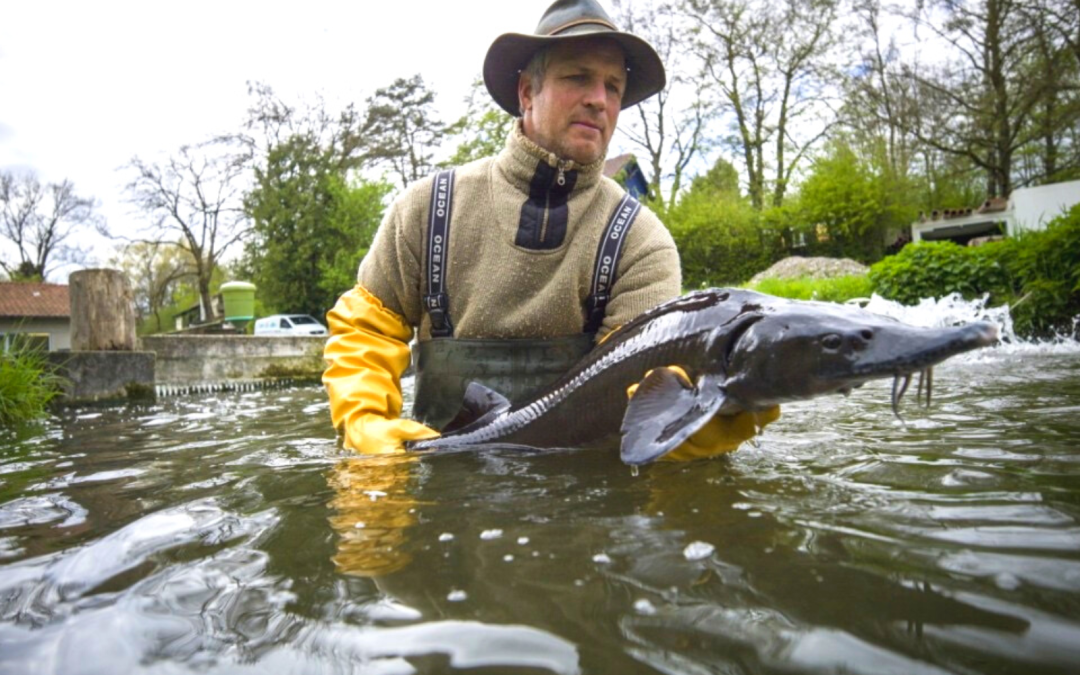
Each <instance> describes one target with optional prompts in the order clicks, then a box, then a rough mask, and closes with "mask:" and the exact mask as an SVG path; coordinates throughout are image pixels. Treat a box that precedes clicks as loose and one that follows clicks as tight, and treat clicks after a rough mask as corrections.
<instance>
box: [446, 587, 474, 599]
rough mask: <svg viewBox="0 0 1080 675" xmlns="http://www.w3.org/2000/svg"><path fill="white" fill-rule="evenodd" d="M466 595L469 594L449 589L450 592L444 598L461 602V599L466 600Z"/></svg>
mask: <svg viewBox="0 0 1080 675" xmlns="http://www.w3.org/2000/svg"><path fill="white" fill-rule="evenodd" d="M468 597H469V594H468V593H466V592H465V591H458V590H454V591H450V593H449V594H448V595H447V596H446V599H447V600H449V601H450V602H462V601H464V600H466V599H467V598H468Z"/></svg>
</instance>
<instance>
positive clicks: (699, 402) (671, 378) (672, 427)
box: [620, 368, 724, 464]
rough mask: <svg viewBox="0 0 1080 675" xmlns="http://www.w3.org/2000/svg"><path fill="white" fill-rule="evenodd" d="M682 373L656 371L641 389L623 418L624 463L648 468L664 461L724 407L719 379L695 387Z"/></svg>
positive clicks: (706, 379)
mask: <svg viewBox="0 0 1080 675" xmlns="http://www.w3.org/2000/svg"><path fill="white" fill-rule="evenodd" d="M680 372H681V371H675V370H672V369H668V368H657V369H656V370H653V371H650V372H649V373H648V374H647V375H646V376H645V379H643V380H642V381H641V383H640V384H639V385H638V387H637V390H636V391H635V392H634V394H633V396H632V397H631V398H630V403H629V405H628V406H627V408H626V415H625V416H624V417H623V423H622V429H621V431H622V448H621V451H620V455H621V457H622V461H623V462H625V463H627V464H645V463H646V462H651V461H654V460H656V459H659V458H660V457H663V456H664V455H665V454H667V453H669V452H671V451H672V450H674V449H675V448H677V447H678V446H679V445H680V444H681V443H682V442H683V441H685V440H686V439H687V438H689V437H690V436H691V435H692V434H693V433H694V432H695V431H697V430H698V429H700V428H701V427H702V426H704V425H705V423H706V422H708V421H709V420H710V419H711V418H712V416H713V415H714V414H716V411H717V410H719V409H720V406H721V405H723V403H724V391H723V389H721V387H720V378H719V377H717V376H712V375H703V376H702V377H700V378H698V381H697V385H696V386H695V385H692V384H691V383H690V382H689V381H687V380H686V379H684V378H683V377H682V376H681V375H680Z"/></svg>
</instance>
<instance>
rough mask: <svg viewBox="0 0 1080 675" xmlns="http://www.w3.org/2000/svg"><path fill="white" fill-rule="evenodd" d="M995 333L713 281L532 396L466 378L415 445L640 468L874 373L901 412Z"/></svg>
mask: <svg viewBox="0 0 1080 675" xmlns="http://www.w3.org/2000/svg"><path fill="white" fill-rule="evenodd" d="M996 340H997V328H996V326H995V325H994V324H990V323H985V322H978V323H972V324H968V325H965V326H957V327H949V328H923V327H917V326H909V325H906V324H904V323H901V322H899V321H897V320H896V319H892V318H889V317H884V316H881V315H878V314H874V313H871V312H868V311H866V310H864V309H862V308H860V307H857V306H851V305H838V304H833V303H825V302H815V301H797V300H786V299H783V298H777V297H774V296H770V295H764V294H761V293H756V292H754V291H748V290H743V289H723V288H714V289H708V290H703V291H697V292H694V293H690V294H687V295H684V296H681V297H678V298H675V299H673V300H671V301H669V302H666V303H664V304H662V305H659V306H657V307H656V308H654V309H652V310H649V311H648V312H645V313H643V314H642V315H640V316H639V317H637V318H635V319H634V320H632V321H630V322H629V323H627V324H626V325H624V326H622V327H620V328H619V329H617V330H616V331H615V332H613V333H612V334H611V335H610V336H609V337H608V338H607V339H605V340H603V341H601V342H600V344H598V345H597V346H596V347H595V348H593V350H592V351H591V352H589V353H588V354H587V355H586V356H585V357H584V358H583V359H582V360H581V361H580V362H578V364H577V365H576V366H575V367H574V368H572V369H571V370H570V371H569V372H567V373H566V374H565V375H564V376H563V377H562V378H560V379H559V380H558V381H556V382H555V383H553V384H552V385H550V386H549V387H548V388H546V389H545V390H543V391H541V392H540V393H538V394H537V395H536V396H535V397H534V398H532V399H530V400H528V401H520V402H517V403H511V402H510V401H509V400H507V399H506V398H505V397H504V396H502V395H500V394H499V393H498V392H495V391H492V390H490V389H488V388H487V387H485V386H484V385H483V384H480V383H473V384H471V385H470V386H469V388H468V390H467V391H466V394H465V402H464V404H463V406H462V413H461V414H459V416H458V417H457V418H455V419H454V420H453V421H451V422H450V424H448V425H447V426H446V427H445V428H444V429H443V430H442V435H441V436H440V437H438V438H434V439H427V440H423V441H417V442H413V443H410V444H408V446H407V447H409V448H410V449H415V450H436V449H440V448H450V447H464V446H473V445H480V444H490V443H498V444H501V445H522V446H528V447H537V448H566V447H619V448H620V456H621V457H622V460H623V461H624V462H626V463H627V464H630V465H632V466H636V465H640V464H645V463H648V462H652V461H655V460H657V459H660V458H662V457H665V456H668V455H670V454H671V453H672V451H673V450H675V448H677V447H679V446H680V445H681V444H682V443H683V442H684V441H686V440H687V439H688V438H690V437H691V436H692V435H693V434H695V433H696V432H697V431H698V430H700V429H701V428H702V427H703V426H704V425H705V424H706V423H707V422H709V421H710V420H711V419H712V418H713V417H714V416H716V415H736V414H737V413H741V412H751V413H763V412H766V411H771V410H775V409H776V406H779V405H781V404H783V403H788V402H791V401H798V400H804V399H809V398H814V397H817V396H823V395H828V394H848V393H850V392H851V390H852V389H853V388H855V387H859V386H861V385H862V384H864V383H866V382H868V381H870V380H875V379H884V378H894V380H895V384H894V388H893V394H892V403H893V408H894V410H897V411H898V410H899V403H900V400H901V399H902V397H903V395H904V393H905V392H906V390H907V388H908V385H909V384H910V379H911V376H912V375H913V374H915V373H921V374H922V373H925V375H923V377H922V378H921V380H924V381H925V385H926V398H927V401H929V398H930V390H931V383H932V379H931V374H930V369H931V368H932V367H933V366H934V365H936V364H938V363H941V362H942V361H944V360H946V359H948V358H950V357H952V356H955V355H956V354H960V353H962V352H966V351H970V350H972V349H978V348H980V347H985V346H988V345H991V344H994V343H995V342H996ZM921 385H922V382H920V387H919V392H920V395H921V392H922V386H921ZM630 388H634V390H633V394H632V395H631V396H630V397H629V399H628V398H627V394H626V392H627V390H628V389H630Z"/></svg>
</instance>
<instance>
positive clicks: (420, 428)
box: [323, 285, 439, 454]
mask: <svg viewBox="0 0 1080 675" xmlns="http://www.w3.org/2000/svg"><path fill="white" fill-rule="evenodd" d="M326 319H327V322H328V323H329V324H330V339H329V340H327V342H326V349H325V350H324V352H323V358H324V359H325V360H326V364H327V367H326V370H325V371H324V372H323V384H324V385H326V391H327V393H328V394H329V396H330V418H331V419H332V420H333V423H334V428H335V429H337V430H338V433H339V434H341V436H342V437H343V441H342V442H343V444H344V445H345V447H346V448H349V449H350V450H355V451H357V452H363V453H367V454H386V453H390V452H402V451H403V449H404V448H403V444H404V443H405V441H411V440H418V439H421V438H432V437H435V436H438V435H439V432H437V431H435V430H434V429H431V428H429V427H426V426H424V425H423V424H420V423H419V422H416V421H414V420H410V419H401V406H402V398H401V374H402V373H404V372H405V369H406V368H408V367H409V344H408V343H409V340H411V339H412V335H413V329H412V327H411V326H409V325H408V324H407V323H405V320H404V319H403V318H402V317H400V316H399V315H398V314H396V313H395V312H392V311H390V310H389V309H387V308H386V307H384V306H383V304H382V302H381V301H380V300H379V299H378V298H376V297H375V296H374V295H372V294H371V293H369V292H368V291H367V290H365V289H364V288H363V287H361V286H359V285H358V286H356V287H355V288H353V289H352V290H351V291H349V292H347V293H345V294H344V295H342V296H341V298H340V299H339V300H338V302H337V304H336V305H334V308H333V309H331V310H330V311H329V312H328V313H327V315H326Z"/></svg>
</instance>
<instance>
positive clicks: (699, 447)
mask: <svg viewBox="0 0 1080 675" xmlns="http://www.w3.org/2000/svg"><path fill="white" fill-rule="evenodd" d="M667 368H668V370H671V371H672V372H674V373H675V374H676V375H678V376H679V379H681V380H682V381H683V384H685V385H686V387H687V388H688V389H689V388H692V387H693V386H694V385H693V383H692V381H691V380H690V376H689V375H687V374H686V371H685V370H683V369H682V368H680V367H679V366H667ZM646 375H648V373H646ZM637 388H638V385H636V384H632V385H630V387H629V388H627V390H626V396H627V398H629V397H631V396H633V395H634V392H635V391H637ZM779 418H780V406H778V405H776V406H773V407H771V408H768V409H766V410H763V411H761V412H748V411H743V412H740V413H736V414H734V415H714V416H713V418H712V419H711V420H709V421H708V422H706V423H705V426H703V427H701V428H700V429H698V430H697V431H696V432H695V433H694V434H693V435H691V436H690V438H688V439H686V440H685V441H683V442H682V444H681V445H679V447H677V448H675V449H674V450H672V451H671V452H669V453H667V454H666V455H664V456H663V457H661V458H660V459H661V461H669V462H685V461H688V460H691V459H701V458H703V457H715V456H716V455H722V454H724V453H728V452H734V451H735V450H737V449H738V447H739V446H740V445H742V443H743V442H745V441H748V440H750V439H751V438H753V437H754V436H757V434H758V432H759V431H761V429H763V428H764V427H765V425H767V424H770V423H772V422H775V421H776V420H778V419H779Z"/></svg>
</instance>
